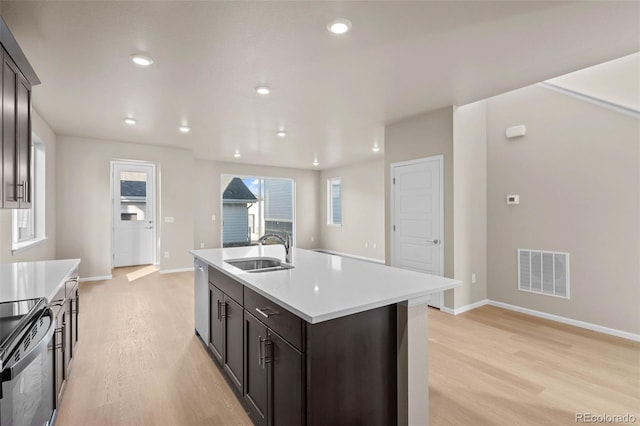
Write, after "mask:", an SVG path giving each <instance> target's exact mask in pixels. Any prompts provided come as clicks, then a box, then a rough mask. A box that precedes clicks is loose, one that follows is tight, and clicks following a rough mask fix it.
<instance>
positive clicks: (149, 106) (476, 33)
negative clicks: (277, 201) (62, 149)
mask: <svg viewBox="0 0 640 426" xmlns="http://www.w3.org/2000/svg"><path fill="white" fill-rule="evenodd" d="M0 12H1V13H2V16H3V19H4V20H5V22H6V23H7V25H8V26H9V28H10V29H11V31H12V32H13V34H14V35H15V37H16V39H17V40H18V42H19V43H20V45H21V47H22V49H23V50H24V52H25V54H26V55H27V57H28V58H29V60H30V62H31V64H32V65H33V67H34V69H35V70H36V72H37V73H38V76H39V77H40V79H41V80H42V85H40V86H37V87H36V88H34V95H33V99H34V106H35V108H36V109H37V110H38V112H39V113H40V114H41V115H42V116H43V117H44V119H45V120H46V121H47V122H48V123H49V124H50V125H51V127H52V128H53V130H54V131H55V132H56V133H57V134H61V135H73V136H82V137H90V138H100V139H109V140H118V141H129V142H135V143H143V144H155V145H164V146H174V147H183V148H186V149H192V150H193V151H194V153H195V156H196V157H197V158H204V159H215V160H221V161H238V162H243V163H250V164H264V165H274V166H285V167H297V168H308V169H313V168H314V166H312V161H313V160H314V158H316V157H317V159H318V161H319V166H318V167H317V168H329V167H335V166H339V165H344V164H349V163H353V162H356V161H361V160H365V159H368V158H375V157H376V156H377V155H381V153H382V152H384V126H385V124H388V123H392V122H396V121H398V120H400V119H402V118H404V117H408V116H412V115H416V114H419V113H421V112H425V111H429V110H433V109H437V108H440V107H444V106H448V105H454V104H455V105H463V104H466V103H469V102H473V101H476V100H479V99H483V98H486V97H489V96H493V95H496V94H499V93H503V92H506V91H508V90H512V89H515V88H519V87H523V86H525V85H529V84H533V83H536V82H539V81H543V80H546V79H549V78H552V77H556V76H559V75H562V74H565V73H567V72H571V71H575V70H578V69H581V68H584V67H587V66H591V65H594V64H597V63H601V62H604V61H608V60H611V59H614V58H618V57H622V56H624V55H629V54H631V53H634V52H638V51H640V21H639V19H638V17H639V16H640V3H639V2H624V1H623V2H616V1H607V2H559V1H551V2H542V1H512V2H505V1H496V2H485V1H451V2H417V1H413V2H399V1H387V2H384V1H377V2H373V1H371V2H325V1H322V2H320V1H318V2H315V1H301V2H270V1H262V2H188V1H173V2H164V1H144V2H138V1H126V2H109V1H104V2H102V1H85V2H80V1H76V2H65V1H45V2H37V1H16V2H7V1H3V2H2V3H1V4H0ZM339 17H346V18H348V19H350V20H351V21H352V23H353V28H352V30H351V31H350V32H348V33H347V34H344V35H341V36H338V35H335V34H331V33H329V32H328V31H327V30H326V25H327V23H328V22H329V21H331V20H333V19H335V18H339ZM134 52H145V53H147V54H148V55H149V56H151V57H152V58H153V59H154V61H155V63H154V64H153V65H152V66H151V67H149V68H142V67H140V66H136V65H134V64H133V63H132V62H131V60H130V57H129V55H130V54H132V53H134ZM259 84H267V85H268V86H270V87H271V88H272V93H271V94H270V95H269V96H266V97H260V96H258V95H257V94H256V93H255V91H254V88H255V87H256V86H258V85H259ZM127 116H133V117H135V119H136V120H137V124H136V125H135V126H129V125H126V124H124V122H123V120H124V118H125V117H127ZM181 124H188V125H189V126H190V127H191V128H192V130H191V132H190V133H188V134H181V133H180V132H179V131H178V127H179V126H180V125H181ZM280 128H284V129H285V130H286V132H287V136H286V137H285V138H279V137H278V136H276V134H275V133H276V131H278V130H279V129H280ZM375 142H377V143H378V144H379V145H380V146H381V147H382V148H383V149H382V150H381V151H380V152H379V153H373V152H372V151H371V148H372V146H373V144H374V143H375ZM236 150H238V152H239V153H240V155H241V157H240V158H234V156H233V154H234V152H235V151H236Z"/></svg>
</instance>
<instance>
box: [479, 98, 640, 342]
mask: <svg viewBox="0 0 640 426" xmlns="http://www.w3.org/2000/svg"><path fill="white" fill-rule="evenodd" d="M487 108H488V126H487V128H488V154H487V157H488V254H489V256H488V282H489V286H488V297H489V299H492V300H496V301H500V302H504V303H509V304H513V305H517V306H522V307H525V308H530V309H535V310H539V311H543V312H548V313H551V314H555V315H560V316H563V317H568V318H573V319H576V320H580V321H586V322H589V323H593V324H598V325H601V326H605V327H610V328H614V329H618V330H623V331H627V332H631V333H640V314H639V310H638V308H639V301H640V282H639V277H640V273H639V265H638V264H639V263H640V238H639V235H640V201H639V197H640V181H639V170H640V153H639V150H640V148H639V146H640V120H638V119H637V118H632V117H629V116H626V115H622V114H620V113H617V112H612V111H610V110H607V109H604V108H602V107H599V106H596V105H592V104H589V103H586V102H581V101H578V100H576V99H574V98H571V97H568V96H564V95H561V94H558V93H555V92H552V91H548V90H546V89H544V88H541V87H538V86H532V87H528V88H525V89H521V90H517V91H514V92H511V93H507V94H504V95H501V96H497V97H495V98H491V99H489V100H488V103H487ZM517 124H525V125H526V126H527V135H526V136H525V137H522V138H519V139H513V140H507V139H506V138H505V135H504V132H505V129H506V128H507V127H509V126H513V125H517ZM507 194H519V195H520V205H517V206H508V205H506V203H505V196H506V195H507ZM517 248H529V249H541V250H551V251H565V252H569V253H570V255H571V299H570V300H565V299H560V298H554V297H550V296H543V295H538V294H531V293H526V292H521V291H518V290H517V263H516V250H517Z"/></svg>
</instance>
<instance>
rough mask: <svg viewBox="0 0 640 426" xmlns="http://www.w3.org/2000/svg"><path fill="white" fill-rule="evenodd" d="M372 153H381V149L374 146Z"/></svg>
mask: <svg viewBox="0 0 640 426" xmlns="http://www.w3.org/2000/svg"><path fill="white" fill-rule="evenodd" d="M371 151H373V152H380V147H379V146H378V145H374V146H373V148H371Z"/></svg>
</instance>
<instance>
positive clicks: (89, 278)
mask: <svg viewBox="0 0 640 426" xmlns="http://www.w3.org/2000/svg"><path fill="white" fill-rule="evenodd" d="M111 278H113V275H103V276H101V277H85V278H80V282H81V283H82V282H85V281H104V280H110V279H111Z"/></svg>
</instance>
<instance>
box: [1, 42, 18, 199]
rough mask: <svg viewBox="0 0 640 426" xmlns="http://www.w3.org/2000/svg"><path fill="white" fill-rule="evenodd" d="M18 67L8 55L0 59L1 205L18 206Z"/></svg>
mask: <svg viewBox="0 0 640 426" xmlns="http://www.w3.org/2000/svg"><path fill="white" fill-rule="evenodd" d="M18 74H19V71H18V68H17V67H16V65H15V64H14V63H13V61H12V60H11V58H10V57H9V55H7V54H6V53H4V55H3V61H2V179H1V180H2V207H3V208H5V209H15V208H18V207H19V204H20V203H19V198H18V197H19V194H18V189H19V188H18V186H17V185H18V167H17V165H18V151H17V149H16V148H17V146H16V142H17V136H18V129H17V125H16V112H17V111H16V99H17V93H16V88H17V81H18Z"/></svg>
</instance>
